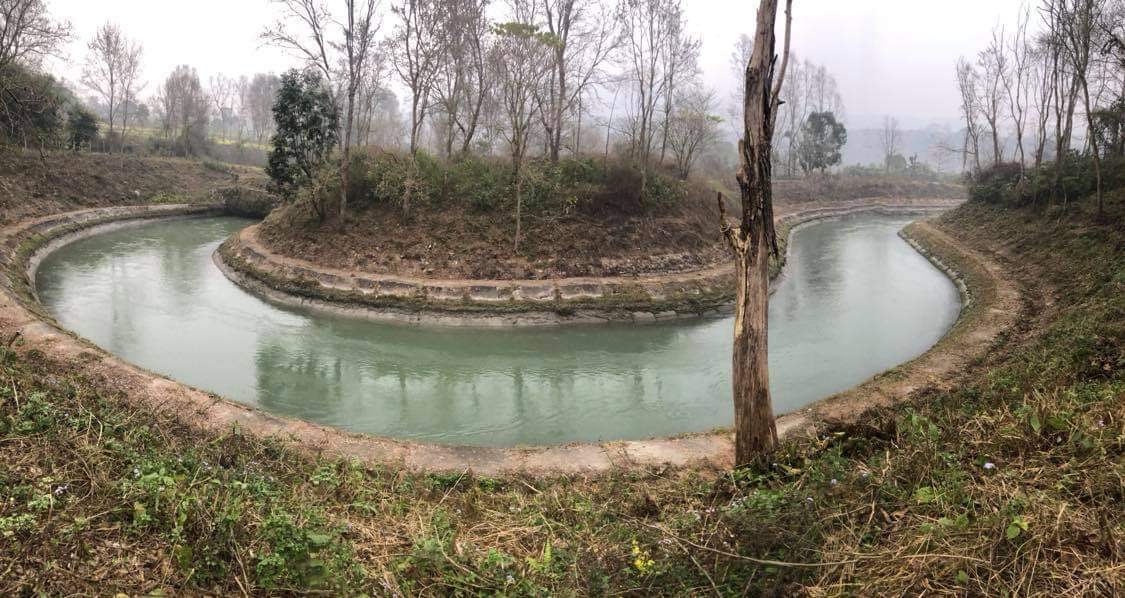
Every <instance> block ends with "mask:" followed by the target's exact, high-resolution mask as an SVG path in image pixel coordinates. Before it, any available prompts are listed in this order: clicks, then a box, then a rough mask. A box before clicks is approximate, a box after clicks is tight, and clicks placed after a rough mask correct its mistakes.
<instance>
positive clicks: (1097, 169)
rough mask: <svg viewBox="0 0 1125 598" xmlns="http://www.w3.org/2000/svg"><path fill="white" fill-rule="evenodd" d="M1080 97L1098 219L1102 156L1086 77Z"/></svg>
mask: <svg viewBox="0 0 1125 598" xmlns="http://www.w3.org/2000/svg"><path fill="white" fill-rule="evenodd" d="M1082 98H1083V99H1084V100H1085V101H1086V131H1087V136H1088V137H1089V138H1090V151H1091V153H1092V154H1093V157H1094V177H1095V178H1096V180H1097V195H1098V219H1099V220H1100V219H1102V218H1104V217H1105V205H1104V204H1103V200H1102V156H1101V153H1100V152H1098V135H1097V133H1096V132H1095V131H1097V127H1096V126H1095V125H1094V112H1093V108H1092V107H1091V106H1090V86H1089V84H1088V83H1087V82H1086V77H1085V75H1083V77H1082Z"/></svg>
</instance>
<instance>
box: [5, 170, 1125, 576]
mask: <svg viewBox="0 0 1125 598" xmlns="http://www.w3.org/2000/svg"><path fill="white" fill-rule="evenodd" d="M1123 200H1125V197H1122V194H1121V192H1120V191H1118V192H1117V194H1116V196H1115V197H1112V198H1111V201H1110V203H1109V206H1110V208H1109V209H1110V216H1111V220H1110V221H1109V222H1111V223H1112V224H1104V223H1097V222H1095V221H1094V219H1093V218H1092V216H1091V213H1092V206H1091V202H1090V201H1083V202H1079V203H1076V204H1074V203H1072V204H1071V206H1070V207H1069V208H1068V210H1069V211H1068V212H1067V213H1066V214H1065V215H1062V214H1058V213H1055V212H1052V213H1047V214H1044V213H1040V212H1037V211H1032V210H1028V209H1013V208H1004V207H993V206H984V205H980V204H973V205H967V206H964V207H962V208H960V209H958V210H956V211H954V212H953V213H951V214H948V215H947V216H945V217H944V218H943V219H942V224H941V226H942V227H943V228H944V229H945V230H947V231H949V232H951V233H952V234H954V235H956V236H957V237H958V238H963V239H967V240H968V241H969V242H970V243H971V244H973V245H975V246H978V247H985V248H990V249H996V250H1002V251H1003V255H1004V256H1005V259H1006V261H1007V262H1008V263H1009V264H1010V265H1011V266H1012V271H1013V272H1014V273H1015V274H1016V275H1017V276H1019V277H1020V280H1021V282H1023V283H1024V284H1025V285H1027V288H1028V289H1029V291H1030V293H1029V295H1028V296H1029V298H1030V300H1029V302H1028V304H1027V305H1026V306H1025V310H1026V313H1025V314H1023V316H1024V317H1022V319H1021V320H1022V321H1023V322H1024V328H1023V329H1021V330H1017V331H1015V332H1014V333H1013V334H1012V335H1010V336H1009V337H1008V338H1005V339H1003V340H1002V341H1001V342H998V343H997V344H996V347H995V350H994V351H993V352H992V354H991V355H990V356H989V357H988V358H987V359H986V360H985V361H983V362H982V363H980V364H979V365H977V366H976V367H974V369H973V370H972V371H970V372H967V373H965V375H964V379H963V380H961V381H959V383H958V384H956V385H953V386H954V388H956V390H954V391H950V392H939V391H922V392H921V393H920V396H919V397H918V400H917V401H916V402H915V404H914V406H911V407H905V408H902V409H897V410H893V411H886V412H882V413H878V414H876V415H875V416H873V417H872V418H871V419H870V420H869V422H868V423H867V424H866V425H864V426H862V427H856V428H849V429H834V430H829V431H828V432H827V433H826V434H824V435H822V436H820V437H819V438H817V439H815V440H808V441H800V442H794V443H790V444H787V445H786V446H785V447H784V448H783V449H782V450H781V451H779V452H778V453H777V454H776V455H775V456H774V457H773V459H772V460H771V461H770V462H769V463H764V464H762V465H761V466H759V467H753V468H749V469H746V470H742V471H738V472H735V473H733V474H732V473H723V472H710V471H661V470H653V471H641V472H628V473H626V472H622V473H615V474H611V475H606V476H602V477H594V478H590V479H585V478H577V477H574V478H562V479H530V478H521V477H505V478H501V479H492V478H480V477H474V476H473V475H471V474H469V473H468V472H466V473H464V474H454V475H421V474H415V473H410V472H407V471H402V470H400V469H398V468H396V467H395V466H393V465H387V466H362V465H359V464H354V463H346V462H339V461H335V460H330V459H315V458H311V457H303V456H300V455H299V454H297V453H295V452H293V451H291V450H290V449H287V448H285V447H283V446H281V445H279V444H278V443H276V442H273V441H263V440H260V439H256V438H252V437H247V436H245V435H243V434H241V433H239V431H238V430H231V431H229V432H228V433H226V434H223V435H221V436H210V435H201V434H199V433H197V432H194V431H192V430H189V429H185V428H183V427H182V426H181V425H179V424H178V423H177V422H176V421H174V420H171V419H167V418H164V417H158V416H154V415H151V414H149V413H147V412H145V411H142V410H137V409H134V408H131V407H130V406H129V405H128V404H127V403H126V402H125V401H124V400H123V399H122V398H121V397H118V396H110V395H106V394H103V393H102V392H101V391H100V390H99V389H98V388H97V385H96V384H95V383H94V382H92V381H89V380H84V379H82V378H81V377H79V376H76V375H74V373H73V372H69V371H67V370H66V369H65V368H60V367H59V366H58V365H57V364H53V363H51V362H50V361H49V360H48V359H47V358H45V356H42V355H38V354H36V353H35V352H26V351H22V350H21V348H20V343H19V341H18V340H16V341H15V342H14V344H13V345H12V346H11V347H10V348H7V349H4V350H3V351H2V353H0V380H3V384H0V535H2V537H3V542H2V543H0V593H4V594H13V593H19V592H21V591H30V590H41V591H45V592H47V593H71V592H94V593H105V592H107V591H109V590H111V589H112V590H115V591H124V592H128V593H133V594H137V593H143V592H149V591H153V590H155V589H158V588H169V589H174V588H180V589H187V590H194V591H215V592H223V593H237V592H255V591H260V590H277V591H283V590H289V589H301V588H314V589H326V590H335V591H347V592H367V593H374V594H385V593H390V592H399V593H404V594H408V595H409V594H417V593H429V594H448V593H462V594H473V593H480V592H496V593H505V594H511V595H523V594H544V593H561V594H567V593H575V594H606V593H616V592H626V593H636V594H641V593H653V592H661V593H710V592H715V593H723V594H740V593H744V592H749V593H769V592H785V593H790V592H795V591H797V590H798V589H799V588H802V587H803V588H805V589H806V590H807V591H808V592H809V593H812V594H816V595H821V594H835V593H849V592H854V591H858V590H859V589H860V588H864V591H865V592H866V593H916V592H925V591H948V592H956V593H964V592H967V593H988V594H997V593H1001V592H1007V593H1043V594H1055V595H1077V594H1096V593H1102V594H1111V593H1113V592H1114V591H1120V590H1121V588H1122V584H1123V583H1125V566H1123V564H1122V560H1123V559H1122V544H1121V542H1122V532H1123V523H1125V516H1123V512H1122V509H1121V504H1122V500H1123V498H1125V496H1123V477H1125V465H1123V460H1122V456H1123V450H1122V449H1123V446H1125V417H1123V415H1122V413H1123V409H1122V407H1123V396H1125V354H1123V352H1122V347H1123V344H1125V235H1123V234H1122V229H1121V224H1120V223H1121V222H1122V221H1123V220H1125V209H1123V208H1125V201H1123ZM1044 299H1050V302H1047V301H1045V300H1044Z"/></svg>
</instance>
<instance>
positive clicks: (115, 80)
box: [82, 23, 141, 140]
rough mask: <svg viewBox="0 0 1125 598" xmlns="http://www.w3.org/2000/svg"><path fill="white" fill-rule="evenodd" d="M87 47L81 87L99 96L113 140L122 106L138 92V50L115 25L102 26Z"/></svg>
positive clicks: (106, 24) (137, 46)
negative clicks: (103, 105)
mask: <svg viewBox="0 0 1125 598" xmlns="http://www.w3.org/2000/svg"><path fill="white" fill-rule="evenodd" d="M86 47H87V53H86V63H85V66H84V67H83V69H82V84H83V85H85V86H86V87H88V88H89V89H90V90H92V91H93V92H95V93H96V94H98V96H99V98H100V99H101V100H102V102H104V103H105V107H106V121H107V122H108V123H109V136H110V139H111V140H112V139H113V138H114V136H113V134H114V128H115V127H116V125H117V121H118V118H120V117H121V116H122V114H121V110H122V108H123V107H124V104H126V102H127V100H128V98H130V97H132V96H134V95H135V93H136V91H137V90H136V82H137V75H138V74H139V73H138V71H139V63H140V52H141V50H140V46H139V45H137V44H136V43H133V42H130V41H129V39H128V38H126V37H125V35H124V34H123V33H122V32H121V28H120V27H118V26H117V25H115V24H113V23H105V24H103V25H102V26H101V27H99V28H98V30H97V32H95V33H94V37H93V38H92V39H91V40H90V42H89V44H87V46H86ZM126 120H127V117H126Z"/></svg>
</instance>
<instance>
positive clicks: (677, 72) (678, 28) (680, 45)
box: [659, 0, 702, 163]
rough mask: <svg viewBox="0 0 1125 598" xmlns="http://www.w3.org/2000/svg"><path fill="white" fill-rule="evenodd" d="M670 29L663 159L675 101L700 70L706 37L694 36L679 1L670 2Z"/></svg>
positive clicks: (665, 52)
mask: <svg viewBox="0 0 1125 598" xmlns="http://www.w3.org/2000/svg"><path fill="white" fill-rule="evenodd" d="M668 10H669V11H670V14H669V15H668V17H667V19H668V27H669V32H668V36H667V38H665V40H664V43H665V44H667V47H666V48H664V52H663V60H664V122H663V125H662V127H661V136H660V159H659V161H660V162H661V163H663V162H664V156H665V154H666V152H667V151H668V127H669V126H670V125H671V119H672V116H673V114H674V112H675V102H676V100H677V99H678V98H679V93H678V92H679V88H680V86H681V85H684V86H686V85H690V84H691V83H690V81H691V80H692V79H693V78H695V77H696V76H697V75H698V74H699V49H700V46H701V45H702V41H701V40H700V39H699V38H695V37H692V36H691V35H689V34H688V33H687V31H686V23H685V21H684V15H683V8H682V7H681V6H680V3H679V1H678V0H677V1H676V2H673V3H671V4H670V5H669V6H668Z"/></svg>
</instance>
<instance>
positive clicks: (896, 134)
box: [879, 116, 902, 170]
mask: <svg viewBox="0 0 1125 598" xmlns="http://www.w3.org/2000/svg"><path fill="white" fill-rule="evenodd" d="M879 140H880V141H881V142H882V144H883V165H884V167H886V169H887V170H890V169H891V162H892V159H893V158H894V157H895V156H897V155H898V150H899V143H900V142H901V141H902V132H901V131H899V128H898V119H897V118H894V117H893V116H884V117H883V131H882V136H881V137H880V139H879Z"/></svg>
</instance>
